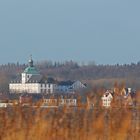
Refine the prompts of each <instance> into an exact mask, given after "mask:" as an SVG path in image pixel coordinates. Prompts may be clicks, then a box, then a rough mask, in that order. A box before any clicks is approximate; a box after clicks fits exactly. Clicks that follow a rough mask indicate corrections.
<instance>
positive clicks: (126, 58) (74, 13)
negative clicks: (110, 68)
mask: <svg viewBox="0 0 140 140" xmlns="http://www.w3.org/2000/svg"><path fill="white" fill-rule="evenodd" d="M139 5H140V1H139V0H133V1H132V0H1V1H0V64H5V63H8V62H10V63H12V62H15V63H16V62H19V63H26V62H27V60H28V58H29V56H30V54H32V56H33V59H34V60H35V61H42V60H52V61H65V60H74V61H78V62H90V61H95V62H96V63H97V64H117V63H119V64H124V63H131V62H138V61H140V18H139V17H140V15H139V14H140V8H139Z"/></svg>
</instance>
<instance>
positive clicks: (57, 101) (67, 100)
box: [43, 94, 77, 107]
mask: <svg viewBox="0 0 140 140" xmlns="http://www.w3.org/2000/svg"><path fill="white" fill-rule="evenodd" d="M43 106H48V107H49V106H52V107H60V106H67V107H76V106H77V96H76V95H71V94H69V95H66V94H65V95H64V94H59V95H58V94H55V95H53V96H51V95H46V96H44V97H43Z"/></svg>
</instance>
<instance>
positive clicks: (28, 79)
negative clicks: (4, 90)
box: [9, 58, 56, 93]
mask: <svg viewBox="0 0 140 140" xmlns="http://www.w3.org/2000/svg"><path fill="white" fill-rule="evenodd" d="M55 90H56V84H55V83H52V82H51V83H50V82H48V81H47V80H45V79H44V77H43V76H42V75H41V74H40V73H39V71H38V70H37V69H36V68H35V67H34V65H33V60H32V58H30V60H29V66H28V67H27V68H26V69H25V70H24V72H23V73H22V74H21V77H18V78H17V79H15V80H12V81H11V82H10V84H9V91H10V93H54V92H55Z"/></svg>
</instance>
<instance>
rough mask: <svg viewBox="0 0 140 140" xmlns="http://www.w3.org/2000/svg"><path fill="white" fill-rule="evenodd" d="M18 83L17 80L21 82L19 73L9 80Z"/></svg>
mask: <svg viewBox="0 0 140 140" xmlns="http://www.w3.org/2000/svg"><path fill="white" fill-rule="evenodd" d="M17 82H18V83H19V82H21V76H20V75H18V76H17V77H16V78H15V79H12V80H11V83H17Z"/></svg>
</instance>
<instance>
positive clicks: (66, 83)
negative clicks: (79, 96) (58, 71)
mask: <svg viewBox="0 0 140 140" xmlns="http://www.w3.org/2000/svg"><path fill="white" fill-rule="evenodd" d="M73 83H74V82H73V81H70V80H69V81H60V82H58V85H60V86H71V85H72V84H73Z"/></svg>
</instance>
